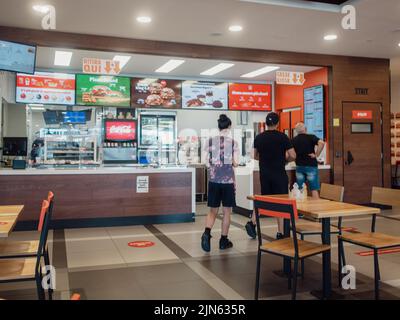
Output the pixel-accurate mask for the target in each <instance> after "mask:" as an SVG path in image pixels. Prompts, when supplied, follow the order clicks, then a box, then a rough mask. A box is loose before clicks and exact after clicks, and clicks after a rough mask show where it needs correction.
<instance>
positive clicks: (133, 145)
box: [103, 119, 138, 164]
mask: <svg viewBox="0 0 400 320" xmlns="http://www.w3.org/2000/svg"><path fill="white" fill-rule="evenodd" d="M103 162H104V163H105V164H130V163H137V162H138V161H137V122H136V121H135V120H108V119H107V120H104V143H103Z"/></svg>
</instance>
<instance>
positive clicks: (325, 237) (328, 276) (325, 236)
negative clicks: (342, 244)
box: [322, 218, 332, 299]
mask: <svg viewBox="0 0 400 320" xmlns="http://www.w3.org/2000/svg"><path fill="white" fill-rule="evenodd" d="M322 243H323V244H327V245H331V219H330V218H324V219H322ZM322 264H323V289H322V290H323V298H324V299H329V298H330V297H331V291H332V270H331V250H328V251H325V252H324V253H323V254H322Z"/></svg>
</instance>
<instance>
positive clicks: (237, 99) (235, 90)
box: [229, 83, 272, 111]
mask: <svg viewBox="0 0 400 320" xmlns="http://www.w3.org/2000/svg"><path fill="white" fill-rule="evenodd" d="M271 95H272V85H270V84H247V83H230V84H229V110H238V111H272V99H271Z"/></svg>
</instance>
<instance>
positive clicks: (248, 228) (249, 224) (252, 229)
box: [245, 221, 257, 239]
mask: <svg viewBox="0 0 400 320" xmlns="http://www.w3.org/2000/svg"><path fill="white" fill-rule="evenodd" d="M245 228H246V231H247V234H248V235H249V237H250V238H252V239H255V238H257V232H256V226H255V225H254V224H253V221H249V222H247V223H246V226H245Z"/></svg>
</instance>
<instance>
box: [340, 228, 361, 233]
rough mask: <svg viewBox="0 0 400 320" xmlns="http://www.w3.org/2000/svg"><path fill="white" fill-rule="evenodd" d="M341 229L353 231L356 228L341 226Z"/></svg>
mask: <svg viewBox="0 0 400 320" xmlns="http://www.w3.org/2000/svg"><path fill="white" fill-rule="evenodd" d="M342 231H346V232H353V231H357V228H352V227H343V228H342Z"/></svg>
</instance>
